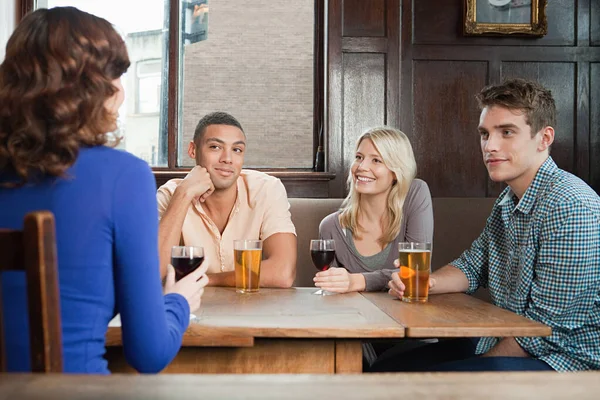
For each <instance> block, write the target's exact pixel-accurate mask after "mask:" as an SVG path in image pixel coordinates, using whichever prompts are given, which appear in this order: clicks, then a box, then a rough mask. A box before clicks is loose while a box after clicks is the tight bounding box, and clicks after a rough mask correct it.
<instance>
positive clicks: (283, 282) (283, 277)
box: [260, 259, 296, 288]
mask: <svg viewBox="0 0 600 400" xmlns="http://www.w3.org/2000/svg"><path fill="white" fill-rule="evenodd" d="M294 261H295V260H294ZM295 278H296V265H295V263H294V264H291V263H290V264H287V265H286V263H284V262H281V261H280V260H277V259H266V260H262V263H261V265H260V285H261V286H263V287H274V288H288V287H291V286H292V284H293V283H294V279H295Z"/></svg>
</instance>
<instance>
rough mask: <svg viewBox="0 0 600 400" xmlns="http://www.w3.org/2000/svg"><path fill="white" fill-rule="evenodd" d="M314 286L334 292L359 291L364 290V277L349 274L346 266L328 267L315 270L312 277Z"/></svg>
mask: <svg viewBox="0 0 600 400" xmlns="http://www.w3.org/2000/svg"><path fill="white" fill-rule="evenodd" d="M313 281H314V282H315V286H317V287H319V288H321V289H323V290H327V291H329V292H334V293H348V292H360V291H363V290H365V277H364V276H363V275H362V274H351V273H349V272H348V271H347V270H346V268H329V269H328V270H327V271H321V272H317V274H316V275H315V277H314V278H313Z"/></svg>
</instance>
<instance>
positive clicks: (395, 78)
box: [385, 0, 400, 128]
mask: <svg viewBox="0 0 600 400" xmlns="http://www.w3.org/2000/svg"><path fill="white" fill-rule="evenodd" d="M387 5H388V10H387V33H386V35H387V40H388V49H387V53H386V59H385V61H386V66H385V67H386V103H387V108H386V115H385V123H386V124H387V125H390V126H393V127H396V128H398V127H399V126H400V0H388V1H387Z"/></svg>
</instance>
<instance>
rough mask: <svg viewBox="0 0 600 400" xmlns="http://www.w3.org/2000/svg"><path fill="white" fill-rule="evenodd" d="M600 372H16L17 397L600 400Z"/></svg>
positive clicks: (3, 380) (0, 388)
mask: <svg viewBox="0 0 600 400" xmlns="http://www.w3.org/2000/svg"><path fill="white" fill-rule="evenodd" d="M599 393H600V373H598V372H579V373H556V372H510V373H507V372H502V373H500V372H498V373H433V374H421V373H419V374H415V373H411V374H365V375H112V376H82V375H43V374H28V375H10V374H0V400H9V399H10V400H13V399H23V400H27V399H50V400H52V399H87V400H92V399H131V400H133V399H146V400H162V399H165V400H167V399H203V400H210V399H278V400H279V399H310V398H312V399H344V400H353V399H394V400H397V399H409V400H417V399H422V400H441V399H463V400H471V399H478V400H479V399H488V400H506V399H544V400H553V399H567V398H568V399H571V398H572V399H577V400H588V399H590V400H591V399H594V400H595V399H598V394H599Z"/></svg>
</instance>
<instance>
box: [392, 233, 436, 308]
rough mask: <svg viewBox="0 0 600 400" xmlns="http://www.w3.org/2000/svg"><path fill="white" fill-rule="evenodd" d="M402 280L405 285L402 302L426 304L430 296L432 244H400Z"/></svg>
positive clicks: (400, 272)
mask: <svg viewBox="0 0 600 400" xmlns="http://www.w3.org/2000/svg"><path fill="white" fill-rule="evenodd" d="M398 250H399V261H400V271H399V274H400V279H401V280H402V283H404V286H405V289H404V296H403V298H402V300H404V301H406V302H409V303H412V302H421V303H423V302H426V301H427V298H428V296H429V274H430V271H431V243H399V244H398Z"/></svg>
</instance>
